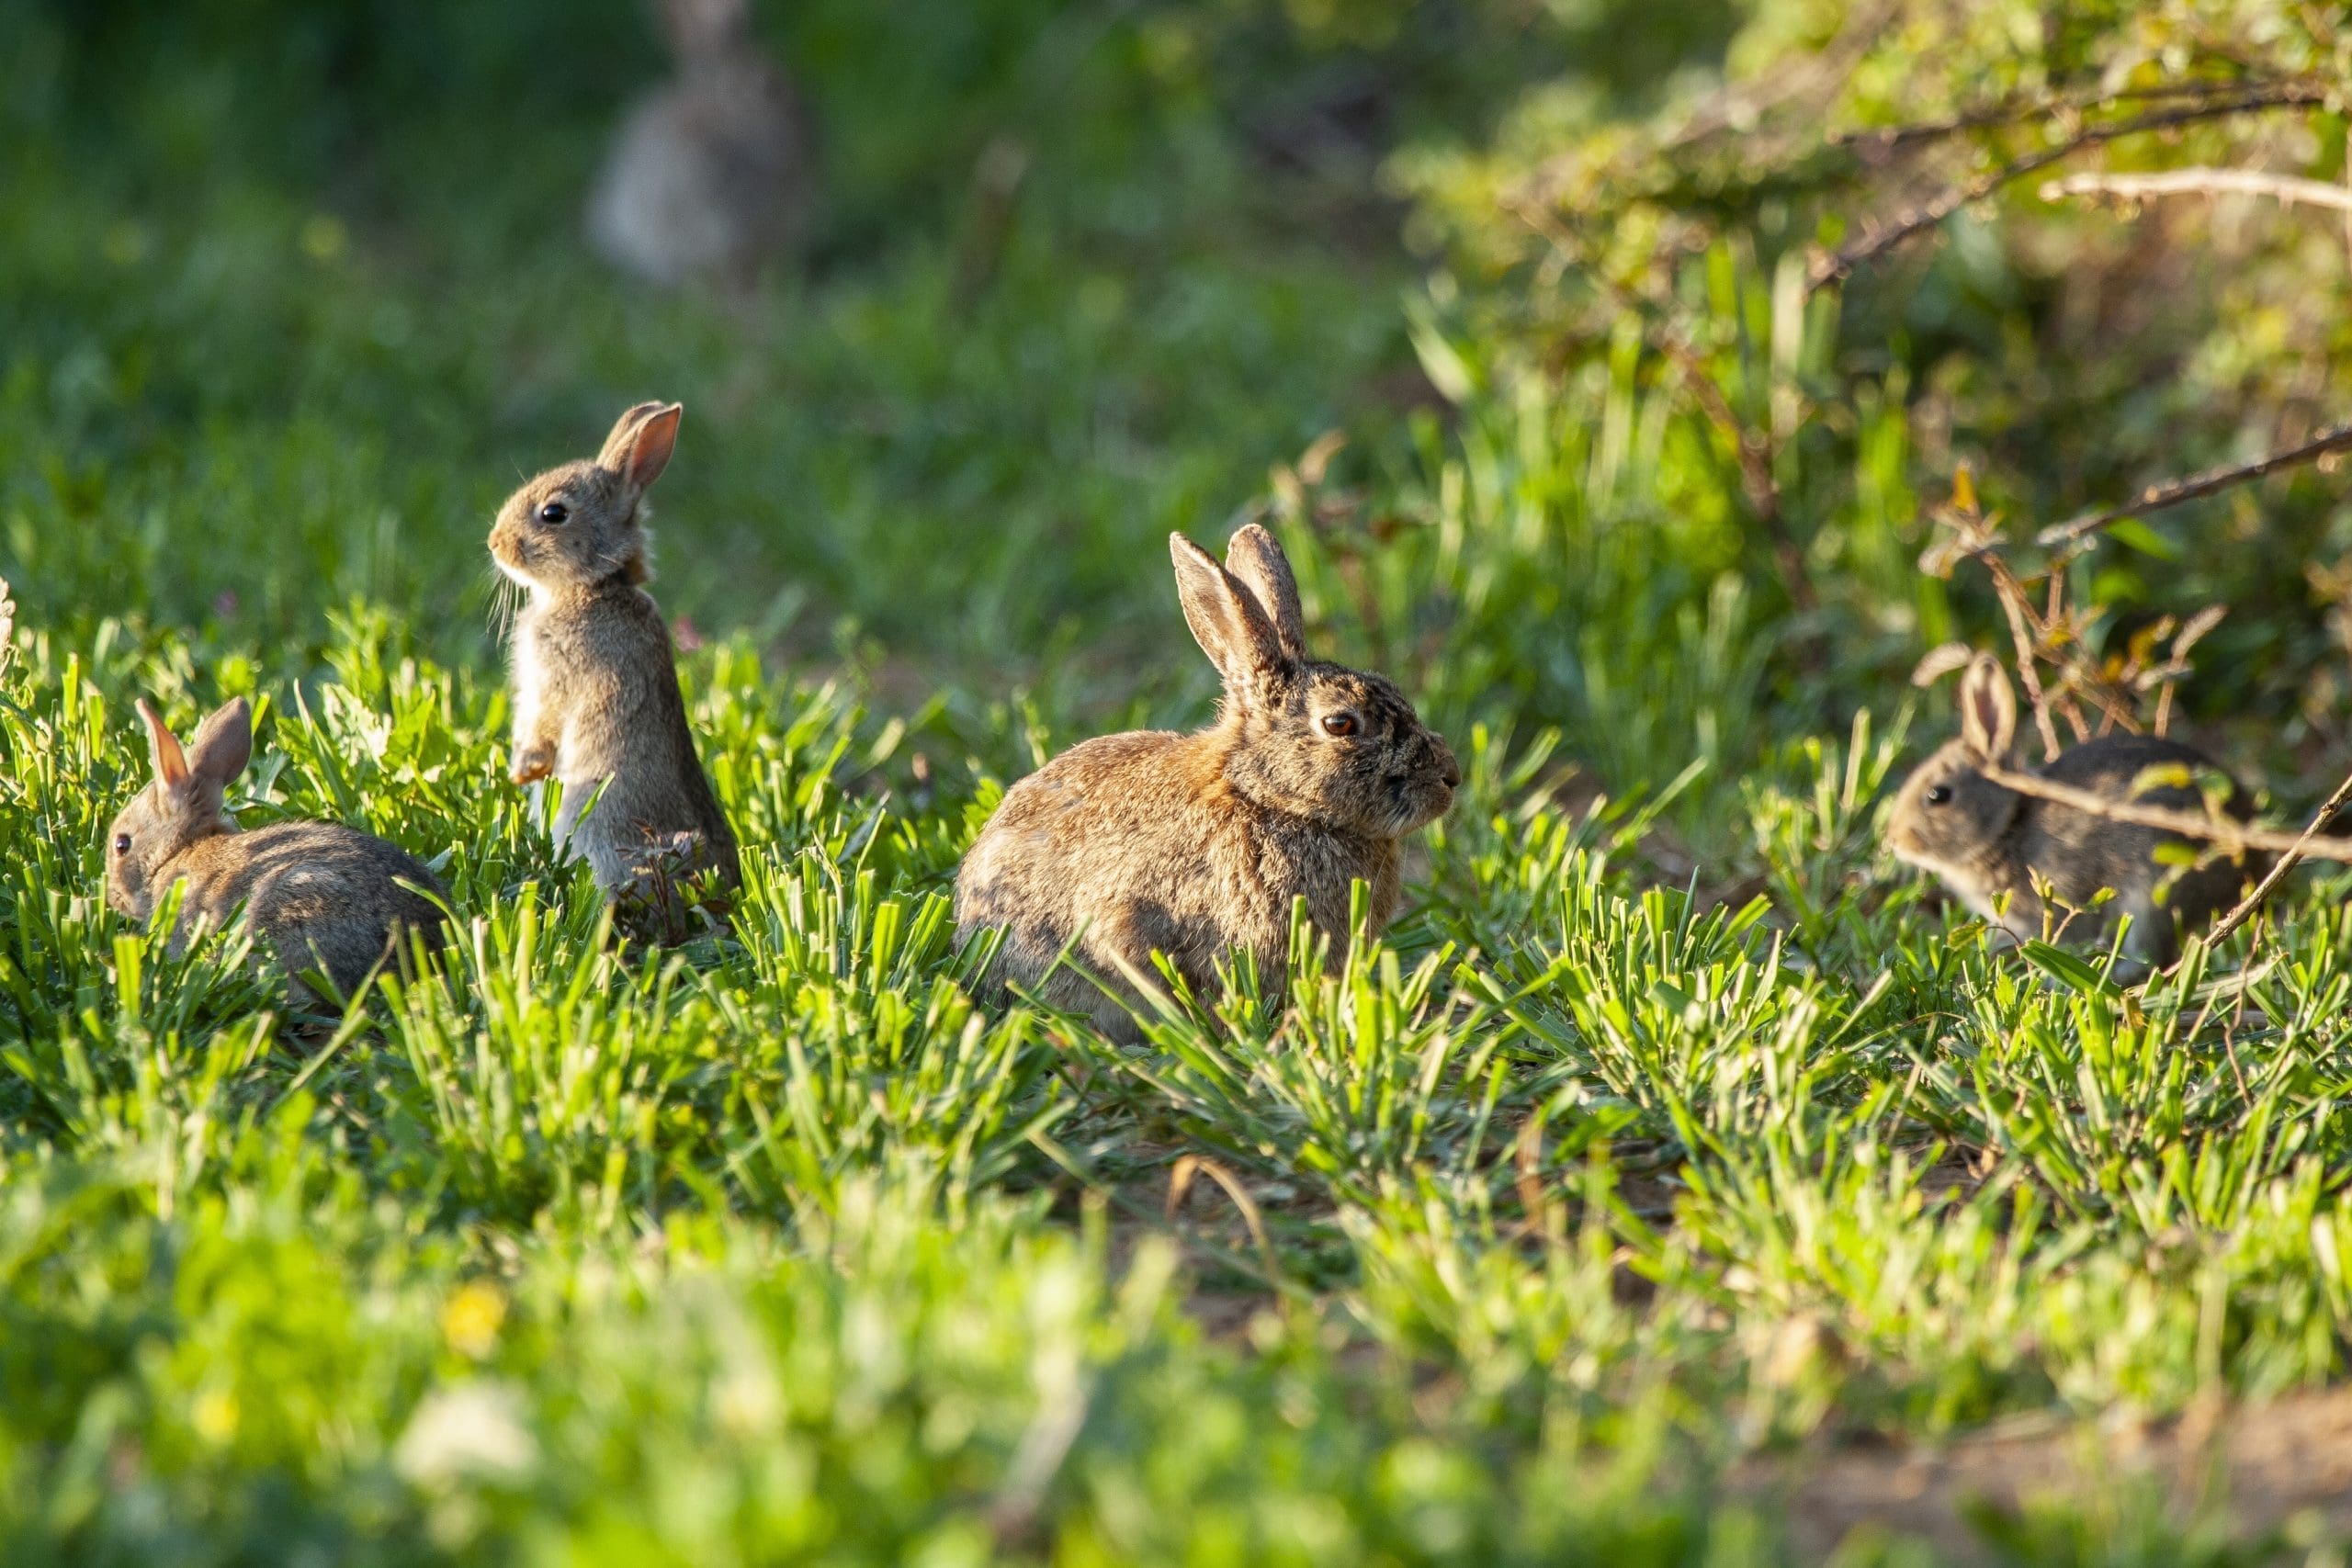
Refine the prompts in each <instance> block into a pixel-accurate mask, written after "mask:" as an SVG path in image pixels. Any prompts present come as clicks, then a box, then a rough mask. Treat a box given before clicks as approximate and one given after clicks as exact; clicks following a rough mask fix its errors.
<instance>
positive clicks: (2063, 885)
mask: <svg viewBox="0 0 2352 1568" xmlns="http://www.w3.org/2000/svg"><path fill="white" fill-rule="evenodd" d="M1960 712H1961V734H1960V739H1957V740H1951V741H1947V742H1946V743H1945V744H1944V746H1943V747H1942V749H1941V750H1938V751H1937V752H1936V754H1935V755H1934V756H1932V757H1929V758H1928V760H1927V761H1925V762H1923V763H1921V764H1920V765H1919V768H1918V771H1917V772H1916V773H1913V774H1912V775H1911V776H1910V778H1909V779H1907V780H1905V782H1904V785H1903V789H1902V791H1901V793H1900V794H1898V795H1896V796H1895V801H1894V811H1893V813H1892V815H1891V816H1890V817H1889V818H1888V820H1887V829H1886V834H1887V841H1888V843H1889V845H1890V846H1891V847H1892V848H1893V849H1894V853H1895V855H1896V856H1897V857H1898V858H1899V859H1901V860H1904V861H1905V862H1907V863H1910V864H1912V865H1916V866H1917V867H1919V868H1920V869H1922V870H1924V871H1929V872H1933V873H1934V874H1936V876H1937V877H1938V878H1939V880H1941V881H1942V883H1943V885H1944V886H1946V887H1947V888H1949V889H1951V893H1952V894H1953V896H1954V897H1957V898H1959V899H1960V900H1961V902H1962V903H1963V904H1965V905H1967V906H1968V908H1970V909H1971V910H1973V911H1974V912H1975V913H1976V915H1978V916H1979V917H1980V918H1982V919H1987V920H1995V921H1997V922H1999V924H2000V925H2001V926H2002V928H2003V929H2005V930H2006V931H2007V932H2008V933H2009V935H2010V936H2011V937H2013V938H2015V939H2016V940H2018V941H2019V942H2027V941H2032V940H2036V939H2039V938H2041V937H2042V936H2043V935H2044V933H2045V930H2048V931H2055V932H2057V933H2058V934H2060V935H2063V936H2064V939H2065V940H2066V941H2067V942H2071V943H2075V944H2078V945H2082V946H2085V947H2090V948H2097V949H2103V948H2105V947H2107V946H2108V945H2109V943H2110V942H2113V940H2114V936H2115V929H2116V922H2117V920H2118V919H2120V918H2121V917H2124V916H2127V915H2128V916H2129V917H2131V929H2130V930H2129V931H2127V932H2126V933H2125V936H2124V951H2125V953H2126V954H2127V955H2128V956H2129V958H2130V959H2131V963H2129V964H2124V965H2120V966H2119V969H2118V975H2119V977H2126V978H2129V977H2131V976H2142V975H2144V974H2145V973H2146V971H2147V968H2148V966H2149V965H2152V964H2154V965H2162V964H2170V963H2171V962H2172V961H2173V959H2174V957H2175V956H2176V955H2177V953H2178V952H2179V951H2180V939H2181V936H2182V935H2183V933H2184V932H2187V931H2196V930H2199V929H2200V928H2201V927H2203V926H2204V925H2205V923H2206V922H2207V921H2209V920H2211V919H2212V918H2213V916H2214V915H2215V914H2216V913H2217V912H2219V911H2220V910H2221V909H2222V908H2225V907H2227V906H2228V905H2229V904H2230V903H2231V902H2232V901H2233V900H2234V899H2235V898H2236V897H2237V896H2238V893H2239V891H2240V889H2241V888H2243V887H2244V886H2245V882H2246V881H2247V879H2248V878H2249V877H2252V876H2255V875H2258V874H2260V873H2261V872H2262V870H2263V869H2264V866H2265V864H2267V862H2266V861H2265V860H2264V858H2263V857H2261V856H2258V855H2251V854H2250V855H2248V856H2247V857H2246V858H2245V861H2243V862H2241V861H2236V860H2232V859H2229V858H2227V857H2225V856H2222V855H2218V854H2212V853H2210V852H2207V851H2208V846H2206V845H2204V844H2198V843H2193V842H2192V841H2191V840H2188V839H2185V838H2182V837H2180V836H2179V835H2177V834H2174V833H2167V832H2165V831H2164V830H2162V829H2156V828H2149V827H2143V826H2141V825H2139V824H2136V823H2131V822H2119V821H2116V820H2114V819H2113V818H2105V817H2099V816H2097V815H2095V814H2093V813H2091V812H2087V811H2081V810H2077V809H2075V807H2069V806H2064V805H2062V804H2060V803H2059V802H2057V801H2054V800H2043V799H2041V798H2038V797H2036V796H2032V795H2023V794H2020V793H2018V791H2016V790H2013V789H2007V788H2004V787H2003V786H2001V785H1999V784H1995V783H1994V782H1993V781H1992V780H1990V779H1988V778H1986V777H1985V773H1984V769H1985V767H1986V766H1988V765H1991V766H1996V767H2002V768H2007V767H2008V766H2009V765H2010V764H2009V761H2008V757H2009V746H2010V743H2011V742H2012V741H2013V740H2014V739H2016V735H2017V722H2018V705H2017V695H2016V694H2015V693H2014V692H2013V691H2011V690H2010V687H2009V678H2008V676H2007V673H2006V672H2005V671H2003V670H2002V669H2001V665H2000V661H1999V660H1996V659H1994V658H1992V657H1991V656H1990V655H1988V654H1979V655H1978V656H1977V657H1976V660H1975V661H1974V662H1973V663H1972V664H1971V665H1970V666H1969V668H1968V671H1967V673H1966V674H1964V675H1963V676H1962V678H1961V688H1960ZM2151 768H2186V769H2188V771H2189V772H2190V773H2200V772H2211V773H2218V772H2220V770H2219V769H2218V768H2216V767H2215V766H2214V763H2213V761H2211V759H2210V758H2208V757H2207V756H2206V755H2205V754H2204V753H2203V752H2201V751H2199V750H2196V749H2195V748H2194V747H2190V746H2184V745H2182V744H2181V743H2180V742H2178V741H2177V740H2166V739H2163V738H2161V737H2159V736H2153V735H2109V736H2102V737H2101V738H2099V739H2096V740H2089V741H2086V742H2084V743H2083V744H2082V745H2080V746H2076V747H2074V748H2072V749H2071V750H2067V751H2064V752H2062V753H2061V754H2060V755H2059V756H2058V757H2057V758H2056V759H2055V760H2054V761H2051V762H2049V763H2047V764H2045V765H2044V766H2042V767H2041V768H2040V769H2038V770H2035V772H2036V773H2038V774H2039V775H2040V776H2041V777H2042V778H2046V779H2049V780H2051V781H2052V783H2055V784H2069V785H2072V786H2073V787H2075V788H2076V789H2081V790H2088V791H2090V792H2092V793H2093V794H2096V795H2101V796H2104V797H2106V798H2108V799H2111V800H2115V801H2135V802H2137V803H2139V804H2142V805H2145V806H2157V807H2168V808H2171V809H2174V810H2179V811H2199V810H2201V809H2202V807H2203V804H2204V801H2203V796H2202V795H2199V793H2198V791H2197V790H2196V789H2195V788H2194V787H2191V786H2190V785H2184V784H2171V783H2165V784H2158V785H2157V786H2155V787H2153V788H2148V789H2144V790H2140V791H2139V792H2138V793H2136V794H2135V793H2134V789H2135V786H2136V784H2137V782H2138V780H2139V779H2140V777H2141V775H2142V774H2143V773H2145V772H2146V771H2147V770H2149V769H2151ZM2227 809H2228V811H2229V813H2230V815H2232V816H2233V817H2235V818H2238V819H2239V820H2241V821H2243V820H2245V818H2248V817H2250V816H2251V815H2253V809H2254V803H2253V802H2252V801H2251V800H2250V799H2249V798H2248V797H2247V795H2246V794H2245V790H2243V789H2241V788H2239V787H2237V786H2236V785H2235V784H2232V786H2231V794H2230V797H2229V800H2228V802H2227ZM2167 846H2173V847H2177V848H2178V849H2180V850H2184V851H2188V852H2199V853H2201V854H2202V858H2201V859H2199V861H2198V862H2197V863H2194V864H2188V865H2178V864H2169V863H2166V862H2167V861H2177V860H2178V859H2179V856H2177V855H2172V854H2167V855H2165V856H2163V857H2162V858H2159V852H2160V851H2163V850H2165V848H2166V847H2167ZM2045 888H2046V889H2047V890H2048V892H2049V894H2050V895H2051V897H2052V900H2053V901H2054V902H2055V903H2056V904H2057V905H2059V906H2062V907H2061V908H2045V906H2044V903H2043V898H2042V890H2043V889H2045ZM2109 892H2111V893H2112V894H2113V895H2114V897H2111V898H2109V899H2108V900H2106V901H2105V902H2104V903H2100V902H2098V899H2099V895H2100V894H2102V893H2109ZM2062 924H2063V930H2061V927H2062Z"/></svg>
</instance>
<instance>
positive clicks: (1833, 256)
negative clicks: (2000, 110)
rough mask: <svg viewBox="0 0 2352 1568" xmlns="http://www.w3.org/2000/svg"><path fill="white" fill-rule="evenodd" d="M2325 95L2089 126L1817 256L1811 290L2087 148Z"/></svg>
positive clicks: (2311, 91) (2275, 96)
mask: <svg viewBox="0 0 2352 1568" xmlns="http://www.w3.org/2000/svg"><path fill="white" fill-rule="evenodd" d="M2326 101H2327V91H2326V89H2325V88H2324V87H2321V86H2319V85H2315V84H2311V83H2301V82H2298V83H2292V84H2289V85H2283V86H2279V87H2275V88H2271V89H2269V90H2267V91H2264V92H2257V93H2247V94H2244V95H2241V96H2237V97H2233V98H2223V99H2221V100H2219V101H2211V102H2204V103H2192V104H2187V105H2183V106H2182V107H2178V108H2168V109H2157V110H2155V111H2154V112H2152V113H2148V114H2143V115H2135V116H2133V117H2132V118H2130V119H2120V120H2114V121H2110V122H2109V123H2106V124H2102V125H2090V126H2085V127H2084V128H2083V129H2082V130H2078V131H2076V132H2075V134H2074V135H2072V136H2070V137H2068V138H2067V139H2066V140H2065V141H2061V142H2059V143H2058V144H2057V145H2056V146H2054V147H2044V148H2042V149H2041V151H2039V152H2029V153H2028V154H2026V155H2025V156H2024V157H2022V158H2019V159H2018V160H2017V161H2016V162H2014V163H2009V164H2002V165H2000V166H1999V167H1998V168H1995V169H1990V170H1987V171H1986V172H1985V173H1984V174H1981V175H1977V176H1976V177H1975V178H1974V179H1972V180H1967V181H1963V182H1962V183H1961V184H1959V185H1956V186H1950V187H1948V188H1946V189H1944V190H1941V191H1939V192H1938V193H1937V194H1936V195H1934V196H1932V197H1928V199H1927V200H1925V201H1923V202H1920V203H1918V204H1917V205H1916V206H1914V207H1911V208H1909V209H1905V211H1903V212H1900V213H1898V214H1897V215H1896V216H1895V217H1894V219H1893V220H1890V221H1888V222H1886V223H1883V224H1878V225H1874V226H1872V227H1871V229H1870V230H1869V231H1868V232H1866V233H1865V234H1863V236H1862V237H1861V238H1860V239H1859V240H1857V241H1855V242H1854V243H1852V244H1850V245H1846V246H1842V247H1840V248H1839V249H1838V250H1836V251H1833V252H1831V253H1829V254H1826V255H1824V256H1821V257H1819V258H1817V259H1816V260H1815V262H1814V265H1813V268H1812V274H1811V276H1810V277H1809V279H1808V280H1807V281H1808V287H1810V288H1814V289H1819V288H1824V287H1826V286H1827V285H1828V284H1831V283H1835V282H1837V281H1838V279H1840V278H1843V277H1845V276H1848V275H1849V274H1850V273H1852V272H1853V270H1854V269H1855V268H1856V267H1858V266H1860V265H1862V264H1863V263H1864V262H1869V261H1875V260H1876V259H1877V258H1878V257H1880V256H1882V255H1884V254H1886V253H1887V252H1889V251H1891V250H1893V249H1894V248H1895V247H1896V246H1897V245H1900V244H1902V243H1904V242H1905V241H1906V240H1908V239H1910V238H1911V237H1912V236H1913V235H1915V234H1917V233H1918V232H1920V231H1922V230H1926V229H1931V228H1933V227H1935V226H1936V225H1937V224H1939V223H1940V222H1942V221H1943V220H1945V219H1947V218H1949V217H1951V215H1952V214H1953V213H1955V212H1957V211H1959V210H1960V209H1962V208H1963V207H1966V206H1967V205H1969V203H1971V202H1973V201H1980V200H1982V199H1984V198H1985V197H1988V196H1990V195H1992V194H1993V193H1994V192H1995V191H1996V190H1999V189H2000V188H2001V187H2002V186H2007V185H2010V184H2013V183H2014V182H2016V181H2018V180H2021V179H2023V178H2024V177H2025V176H2026V175H2033V174H2039V173H2041V171H2042V170H2043V169H2046V168H2048V167H2050V165H2051V164H2055V163H2058V162H2060V161H2062V160H2064V159H2066V158H2069V157H2072V156H2073V155H2074V154H2075V153H2076V152H2081V151H2082V150H2083V149H2084V148H2086V147H2096V146H2098V145H2101V144H2102V143H2105V142H2109V141H2117V140H2119V139H2120V138H2122V137H2126V136H2136V135H2138V134H2139V133H2141V132H2143V131H2148V130H2169V129H2171V128H2172V127H2174V126H2177V125H2188V124H2189V123H2191V122H2193V121H2196V120H2200V119H2223V118H2229V117H2230V116H2232V115H2240V114H2255V113H2260V112H2262V111H2265V110H2268V109H2277V108H2309V107H2315V106H2318V105H2322V104H2324V103H2325V102H2326Z"/></svg>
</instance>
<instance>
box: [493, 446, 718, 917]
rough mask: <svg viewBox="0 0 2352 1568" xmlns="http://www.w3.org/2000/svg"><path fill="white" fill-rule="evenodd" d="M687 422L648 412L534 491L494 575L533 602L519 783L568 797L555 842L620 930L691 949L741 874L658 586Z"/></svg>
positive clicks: (507, 529)
mask: <svg viewBox="0 0 2352 1568" xmlns="http://www.w3.org/2000/svg"><path fill="white" fill-rule="evenodd" d="M682 417H684V410H683V409H682V408H681V407H680V406H679V405H678V404H676V403H666V404H665V403H639V404H638V405H637V406H636V407H635V408H632V409H630V410H629V411H628V412H626V413H624V414H622V415H621V417H620V420H619V422H618V423H616V424H615V425H614V426H613V430H612V434H611V435H609V436H608V437H607V438H606V439H605V449H604V451H603V452H602V453H601V454H600V455H599V456H597V457H595V458H594V460H593V461H586V462H576V463H567V464H565V465H564V466H563V467H561V468H551V469H549V470H548V472H546V473H544V474H541V475H540V476H539V477H538V478H537V479H533V480H531V481H530V482H529V483H528V484H526V485H525V486H524V487H523V488H522V489H520V490H518V491H515V493H514V494H513V495H512V496H510V497H509V498H508V499H507V502H506V504H505V505H504V506H503V507H501V508H500V509H499V513H498V519H497V521H496V522H495V523H494V524H493V525H492V527H491V530H490V553H491V557H492V559H494V560H495V561H496V562H497V563H498V568H499V570H501V571H503V572H504V573H505V574H506V575H507V576H508V577H509V578H511V579H512V580H513V581H515V582H516V583H519V584H521V585H522V586H523V587H524V588H526V589H527V590H529V593H530V599H529V603H528V604H526V605H525V606H524V609H523V612H522V614H521V615H518V616H517V617H516V618H515V637H514V646H513V650H512V651H513V662H514V682H515V764H514V774H513V776H514V780H515V783H516V784H532V783H535V782H537V781H538V780H541V779H545V778H548V777H554V778H556V779H559V780H560V781H561V782H562V784H563V806H562V808H561V810H560V813H559V815H558V817H557V820H556V837H557V839H558V840H559V841H560V842H561V843H563V844H564V845H565V846H566V847H567V848H568V849H569V850H570V851H571V852H572V853H573V854H576V855H579V856H581V857H582V858H584V859H585V860H586V861H587V862H588V864H589V866H590V868H591V869H592V870H593V871H594V873H595V876H596V886H597V887H598V888H599V889H600V890H601V891H602V892H603V893H604V895H605V897H607V898H610V899H613V900H615V901H616V903H617V904H618V905H619V906H620V912H621V915H622V918H623V923H624V924H625V925H627V926H628V928H629V929H630V930H632V931H635V932H636V933H637V934H639V935H642V936H645V937H647V938H649V939H650V940H653V941H662V942H678V941H683V940H684V939H685V937H686V936H687V935H689V934H691V930H692V925H693V922H692V921H691V920H690V919H689V918H688V917H689V915H690V914H691V912H692V911H693V910H694V908H695V907H696V906H697V905H699V904H706V903H707V904H708V905H710V906H712V907H713V910H714V912H717V911H718V909H719V908H723V903H722V901H721V900H719V899H718V897H715V896H716V895H717V894H718V893H719V892H720V891H721V890H722V889H724V888H731V887H733V886H735V884H736V881H737V879H738V877H739V875H740V874H741V867H740V865H739V863H738V861H737V855H736V849H735V834H734V831H733V830H732V829H730V828H729V826H728V824H727V816H726V813H725V812H723V811H722V810H720V809H719V805H718V795H716V794H715V793H713V791H712V789H711V787H710V779H709V777H708V776H707V775H706V774H705V773H703V770H702V760H701V757H700V756H699V755H698V754H697V753H696V751H695V738H694V731H693V730H692V729H691V728H688V726H687V724H686V705H685V701H684V698H683V697H682V696H680V694H679V692H678V672H677V669H676V665H675V662H674V658H673V653H672V650H671V644H670V629H669V627H668V626H665V625H664V624H663V623H662V611H661V608H660V607H659V606H658V605H656V604H654V602H653V598H652V596H651V595H650V594H649V593H647V592H645V589H644V588H643V586H642V584H644V583H645V582H646V581H649V580H650V578H651V577H652V575H653V573H652V569H651V567H650V564H649V562H648V560H647V541H646V535H645V527H644V505H643V503H644V498H645V492H646V490H647V489H648V488H649V487H650V486H651V484H652V483H653V481H654V480H655V479H659V478H661V477H662V469H663V468H665V467H667V466H668V464H669V461H670V454H671V452H672V451H673V449H674V447H675V446H676V445H677V440H678V422H679V420H680V419H681V418H682Z"/></svg>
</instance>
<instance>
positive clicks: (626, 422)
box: [596, 399, 662, 468]
mask: <svg viewBox="0 0 2352 1568" xmlns="http://www.w3.org/2000/svg"><path fill="white" fill-rule="evenodd" d="M660 412H662V403H661V401H660V400H658V399H657V400H654V401H652V402H650V403H637V404H633V405H631V406H630V407H628V408H627V409H624V410H623V411H622V412H621V416H620V418H618V419H616V420H615V421H613V431H612V434H609V435H607V436H605V449H604V450H603V451H601V452H599V453H597V454H596V463H597V466H598V467H599V468H619V467H620V466H621V465H622V464H623V463H626V462H627V461H628V452H629V448H630V447H631V446H635V445H636V443H637V427H638V426H639V425H640V424H643V423H645V422H646V421H647V420H649V419H651V418H652V417H653V416H654V415H655V414H657V413H660Z"/></svg>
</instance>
